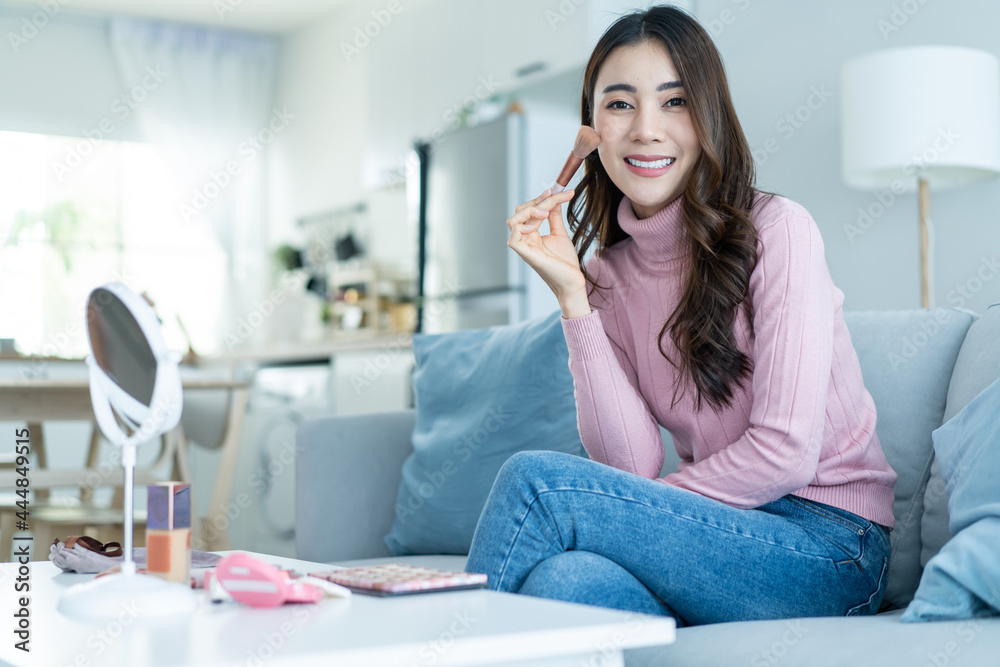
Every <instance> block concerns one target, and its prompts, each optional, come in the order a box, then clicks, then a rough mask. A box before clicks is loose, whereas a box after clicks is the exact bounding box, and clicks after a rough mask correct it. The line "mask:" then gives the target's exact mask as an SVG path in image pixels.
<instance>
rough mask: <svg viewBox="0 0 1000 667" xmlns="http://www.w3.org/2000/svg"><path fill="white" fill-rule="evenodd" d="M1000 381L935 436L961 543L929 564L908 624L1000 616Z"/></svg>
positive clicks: (909, 609)
mask: <svg viewBox="0 0 1000 667" xmlns="http://www.w3.org/2000/svg"><path fill="white" fill-rule="evenodd" d="M998 416H1000V379H998V380H995V381H994V382H993V384H991V385H990V386H989V387H987V388H986V389H984V390H983V392H982V393H980V394H979V395H978V396H976V398H974V399H972V401H970V402H969V404H968V405H966V406H965V407H964V408H962V410H960V411H959V413H958V414H956V415H955V416H954V417H952V418H951V419H950V420H948V421H947V422H946V423H945V424H944V425H943V426H941V427H940V428H938V429H937V430H935V431H934V433H933V434H932V436H933V439H934V453H935V454H936V456H937V460H938V462H939V464H940V466H941V478H942V479H943V480H944V483H945V489H946V490H947V492H948V516H949V519H948V528H949V530H950V531H951V534H952V535H954V537H953V538H951V539H950V540H949V541H948V542H947V543H945V545H944V547H942V548H941V551H939V552H938V553H937V554H936V555H935V556H934V557H933V558H931V559H930V560H929V561H927V567H925V568H924V574H923V576H922V577H921V578H920V586H919V587H918V588H917V593H916V596H915V597H914V598H913V601H912V602H910V604H909V606H908V607H907V608H906V611H905V612H903V615H902V617H901V618H900V620H901V621H904V622H911V621H935V620H951V619H964V618H972V617H974V616H976V617H979V616H983V615H997V614H1000V558H997V554H1000V485H998V484H997V480H998V479H1000V418H998Z"/></svg>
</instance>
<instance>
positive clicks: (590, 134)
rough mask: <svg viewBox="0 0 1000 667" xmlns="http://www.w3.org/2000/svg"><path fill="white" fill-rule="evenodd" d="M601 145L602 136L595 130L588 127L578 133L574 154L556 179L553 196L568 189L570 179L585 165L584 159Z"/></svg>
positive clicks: (567, 160) (581, 128)
mask: <svg viewBox="0 0 1000 667" xmlns="http://www.w3.org/2000/svg"><path fill="white" fill-rule="evenodd" d="M600 145H601V135H599V134H598V133H597V131H596V130H595V129H594V128H592V127H587V126H586V125H583V126H581V127H580V131H579V132H577V133H576V143H574V144H573V152H572V153H570V155H569V158H567V159H566V164H564V165H563V168H562V171H560V172H559V176H557V177H556V184H555V185H553V186H552V194H557V193H559V192H562V191H563V190H565V189H566V186H567V185H569V182H570V179H572V178H573V174H575V173H576V170H577V169H579V168H580V165H581V164H583V161H584V159H586V157H587V156H588V155H590V154H591V153H593V152H594V151H595V150H597V147H598V146H600Z"/></svg>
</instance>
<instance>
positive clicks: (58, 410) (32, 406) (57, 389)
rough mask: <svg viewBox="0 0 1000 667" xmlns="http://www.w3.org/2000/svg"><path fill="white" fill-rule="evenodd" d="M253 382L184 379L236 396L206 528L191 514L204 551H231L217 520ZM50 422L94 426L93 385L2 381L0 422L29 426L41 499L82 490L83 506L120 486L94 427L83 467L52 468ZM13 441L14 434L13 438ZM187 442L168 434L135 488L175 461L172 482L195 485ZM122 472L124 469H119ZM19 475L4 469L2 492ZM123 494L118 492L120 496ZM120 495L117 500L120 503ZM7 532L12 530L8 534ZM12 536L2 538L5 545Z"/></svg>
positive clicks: (187, 384) (179, 434)
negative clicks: (100, 490) (101, 462)
mask: <svg viewBox="0 0 1000 667" xmlns="http://www.w3.org/2000/svg"><path fill="white" fill-rule="evenodd" d="M252 384H253V382H252V380H233V379H183V380H182V385H183V388H184V390H185V391H189V390H205V389H227V390H230V391H232V395H231V397H230V401H229V410H228V415H227V424H226V430H225V435H224V436H223V442H222V445H221V449H222V460H221V463H220V464H219V472H218V474H217V475H216V480H215V485H214V488H213V490H212V496H211V500H210V504H209V511H208V514H207V515H206V516H205V518H204V523H203V522H202V521H201V520H200V517H199V516H197V514H198V513H197V512H194V513H193V515H192V517H191V518H192V524H193V525H192V533H193V537H194V539H195V540H198V539H199V538H200V537H201V536H202V535H203V534H204V535H205V538H206V539H204V540H202V542H203V543H202V544H201V545H200V548H203V549H206V550H218V549H227V548H229V547H230V544H229V537H228V533H227V531H226V529H225V526H227V525H228V523H227V522H226V521H221V520H220V521H218V522H217V521H215V519H216V517H219V516H223V517H224V516H225V508H226V505H227V504H228V503H229V496H230V494H231V492H232V484H233V474H234V471H235V468H236V458H237V454H238V451H239V441H240V434H241V431H242V427H243V417H244V414H245V412H246V405H247V399H248V397H249V390H250V387H251V385H252ZM48 420H87V421H91V422H93V421H94V410H93V406H92V405H91V402H90V383H89V381H88V380H87V379H84V378H80V379H33V378H29V379H10V378H6V379H0V421H14V422H18V421H19V422H26V423H27V424H28V429H29V431H30V433H31V436H30V441H31V449H32V451H34V452H35V455H36V461H37V463H36V466H35V468H34V469H32V470H31V471H30V475H29V478H30V481H31V486H30V488H31V490H32V491H33V492H34V497H35V499H37V500H40V501H44V500H47V499H48V498H49V489H51V488H53V487H67V486H69V487H78V488H80V494H81V501H89V500H90V499H91V497H92V493H93V487H94V486H117V487H118V488H119V489H120V488H121V483H119V484H115V483H114V482H113V481H112V480H110V479H102V478H103V477H106V476H107V475H106V472H107V471H106V470H101V469H99V468H98V467H97V466H98V461H97V455H98V444H99V442H100V429H98V428H97V424H96V423H95V424H94V427H93V432H92V435H91V438H90V447H89V449H88V452H87V459H86V464H85V466H84V467H83V468H76V469H66V470H52V469H50V468H49V467H48V459H47V454H46V451H45V440H44V438H43V436H42V422H43V421H48ZM10 436H11V437H13V433H11V434H10ZM188 448H189V443H188V440H187V437H186V436H185V435H184V430H183V428H182V427H181V425H180V424H178V425H177V427H175V428H174V429H173V430H172V431H170V432H168V433H166V434H164V436H163V439H162V445H161V449H160V455H159V457H157V460H156V462H155V463H153V464H152V465H151V466H144V467H142V468H139V467H137V468H136V469H135V484H149V483H152V482H156V481H162V480H161V479H160V478H157V477H154V475H153V471H154V470H156V469H158V468H159V467H160V466H161V465H162V464H164V463H166V462H167V461H170V462H171V465H172V467H171V477H172V478H173V479H177V480H179V481H183V482H190V481H191V468H190V464H189V460H190V459H189V452H188ZM118 469H119V470H120V467H119V468H118ZM95 475H96V476H97V479H99V480H100V482H99V483H95V484H90V483H89V482H88V480H90V479H94V476H95ZM19 476H20V475H19V474H18V473H17V471H16V470H11V469H0V490H2V489H14V488H16V484H17V478H18V477H19ZM118 493H120V492H118ZM118 497H119V496H117V495H116V500H117V499H118ZM199 524H201V525H210V526H214V529H213V530H211V531H203V530H200V528H201V525H199ZM5 532H9V531H5ZM8 539H9V538H8V536H7V535H6V534H5V535H4V536H3V540H4V543H6V542H7V540H8Z"/></svg>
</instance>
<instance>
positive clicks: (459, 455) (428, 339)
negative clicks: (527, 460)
mask: <svg viewBox="0 0 1000 667" xmlns="http://www.w3.org/2000/svg"><path fill="white" fill-rule="evenodd" d="M561 314H562V313H561V312H560V311H555V312H553V313H552V314H551V315H549V316H547V317H544V318H536V319H533V320H529V321H527V322H522V323H519V324H515V325H505V326H494V327H489V328H487V329H477V330H467V331H458V332H454V333H444V334H433V335H427V334H415V335H414V336H413V354H414V358H415V361H416V366H415V370H414V373H413V390H414V397H415V408H416V422H415V425H414V428H413V450H414V451H413V453H412V454H411V455H410V456H409V457H408V458H407V459H406V461H405V463H404V464H403V471H402V472H403V477H402V482H401V483H400V485H399V490H398V493H397V497H396V516H395V519H394V521H393V524H392V529H391V530H390V532H389V534H388V535H386V536H385V544H386V546H387V547H388V548H389V552H390V553H391V554H392V555H394V556H403V555H410V554H468V553H469V545H470V544H471V542H472V534H473V532H475V529H476V523H477V522H478V520H479V514H480V512H481V511H482V509H483V505H484V504H485V503H486V497H487V496H488V495H489V492H490V489H491V487H492V486H493V481H494V480H495V479H496V476H497V472H498V471H499V470H500V467H501V466H502V465H503V464H504V462H505V461H506V460H507V459H508V458H510V456H511V455H513V454H514V453H515V452H519V451H522V450H531V449H547V450H555V451H561V452H567V453H570V454H576V455H578V456H586V451H585V450H584V449H583V444H582V443H581V441H580V434H579V431H578V430H577V422H576V401H575V399H574V396H573V376H572V375H571V374H570V371H569V351H568V350H567V347H566V339H565V338H564V336H563V330H562V323H561V322H560V317H561Z"/></svg>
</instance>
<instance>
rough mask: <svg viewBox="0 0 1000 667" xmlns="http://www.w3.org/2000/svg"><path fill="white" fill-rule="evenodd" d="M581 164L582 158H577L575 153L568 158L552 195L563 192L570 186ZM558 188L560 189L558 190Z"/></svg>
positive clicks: (557, 177) (557, 178)
mask: <svg viewBox="0 0 1000 667" xmlns="http://www.w3.org/2000/svg"><path fill="white" fill-rule="evenodd" d="M581 164H583V158H582V157H577V156H576V155H574V154H573V153H570V154H569V157H568V158H566V164H564V165H563V168H562V171H560V172H559V175H558V176H556V185H555V186H553V188H552V194H555V193H557V192H562V191H563V190H565V189H566V186H567V185H569V182H570V180H572V178H573V174H575V173H576V170H577V169H579V168H580V165H581ZM556 187H559V189H558V190H556V189H555V188H556Z"/></svg>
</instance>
